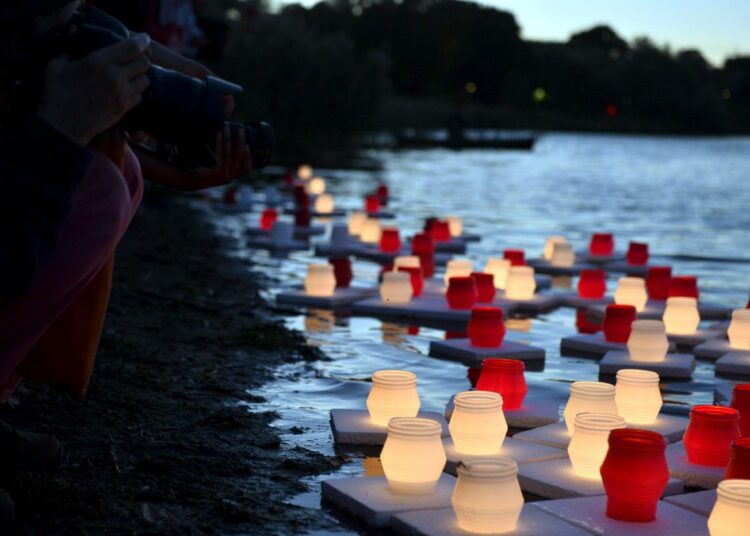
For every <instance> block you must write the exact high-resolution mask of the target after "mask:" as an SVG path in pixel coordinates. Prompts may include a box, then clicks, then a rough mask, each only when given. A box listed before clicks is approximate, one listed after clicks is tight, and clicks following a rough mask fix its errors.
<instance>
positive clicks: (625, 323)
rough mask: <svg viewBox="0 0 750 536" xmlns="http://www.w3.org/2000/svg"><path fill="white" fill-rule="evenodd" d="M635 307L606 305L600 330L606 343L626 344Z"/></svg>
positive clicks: (633, 318)
mask: <svg viewBox="0 0 750 536" xmlns="http://www.w3.org/2000/svg"><path fill="white" fill-rule="evenodd" d="M634 320H635V307H633V306H632V305H607V309H606V312H605V313H604V322H603V323H602V330H603V331H604V338H605V339H606V340H607V341H608V342H619V343H626V342H628V338H629V337H630V331H631V329H632V324H633V321H634Z"/></svg>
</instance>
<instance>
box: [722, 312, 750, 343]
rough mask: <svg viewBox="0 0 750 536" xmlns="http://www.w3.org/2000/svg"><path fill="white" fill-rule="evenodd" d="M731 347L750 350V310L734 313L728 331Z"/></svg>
mask: <svg viewBox="0 0 750 536" xmlns="http://www.w3.org/2000/svg"><path fill="white" fill-rule="evenodd" d="M727 336H728V337H729V345H730V346H731V347H732V348H735V349H737V350H750V309H735V310H734V311H732V321H731V322H730V323H729V329H727Z"/></svg>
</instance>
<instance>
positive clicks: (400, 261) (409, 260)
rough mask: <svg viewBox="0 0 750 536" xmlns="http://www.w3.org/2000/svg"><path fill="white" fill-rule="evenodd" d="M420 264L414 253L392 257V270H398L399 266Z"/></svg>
mask: <svg viewBox="0 0 750 536" xmlns="http://www.w3.org/2000/svg"><path fill="white" fill-rule="evenodd" d="M421 266H422V264H421V262H420V261H419V257H417V256H416V255H402V256H399V257H396V258H395V259H393V271H394V272H398V269H399V268H419V267H421Z"/></svg>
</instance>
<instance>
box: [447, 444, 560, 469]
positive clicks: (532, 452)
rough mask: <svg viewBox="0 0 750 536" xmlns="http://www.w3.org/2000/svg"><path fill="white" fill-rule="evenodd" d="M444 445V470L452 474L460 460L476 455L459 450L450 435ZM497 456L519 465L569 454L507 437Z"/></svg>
mask: <svg viewBox="0 0 750 536" xmlns="http://www.w3.org/2000/svg"><path fill="white" fill-rule="evenodd" d="M443 446H444V447H445V455H446V456H447V457H448V461H447V463H446V464H445V469H444V471H445V472H446V473H449V474H451V475H454V476H455V475H456V466H457V465H458V462H460V461H464V460H469V459H471V458H473V457H476V456H471V455H466V454H461V453H460V452H458V451H457V450H456V447H455V445H454V444H453V440H452V439H451V438H450V437H446V438H445V439H443ZM497 456H498V457H500V456H505V457H509V458H513V459H514V460H515V461H516V463H517V464H518V465H523V464H526V463H531V462H541V461H546V460H554V459H557V458H565V457H567V456H568V453H567V452H566V451H565V450H563V449H558V448H554V447H548V446H546V445H538V444H534V443H528V442H526V441H518V440H517V439H513V438H512V437H506V438H505V439H504V440H503V446H502V448H501V449H500V452H499V453H498V454H497Z"/></svg>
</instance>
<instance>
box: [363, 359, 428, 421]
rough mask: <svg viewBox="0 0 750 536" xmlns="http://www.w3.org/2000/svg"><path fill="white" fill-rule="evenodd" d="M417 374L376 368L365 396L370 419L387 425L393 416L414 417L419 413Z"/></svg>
mask: <svg viewBox="0 0 750 536" xmlns="http://www.w3.org/2000/svg"><path fill="white" fill-rule="evenodd" d="M419 406H420V402H419V394H418V393H417V376H416V375H415V374H414V373H413V372H409V371H406V370H378V371H377V372H375V373H374V374H373V375H372V388H371V389H370V394H369V395H368V397H367V411H368V412H369V413H370V419H371V420H372V422H373V423H375V424H377V425H379V426H387V425H388V421H390V420H391V419H392V418H393V417H416V416H417V413H419Z"/></svg>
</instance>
